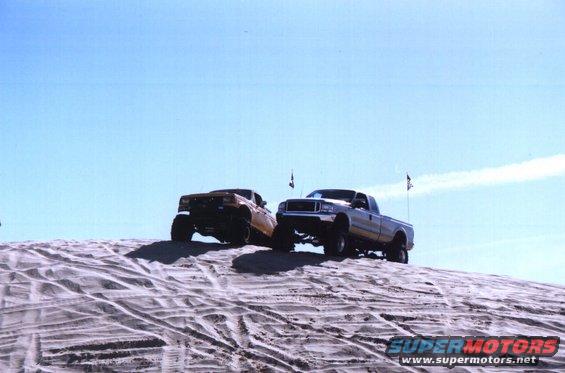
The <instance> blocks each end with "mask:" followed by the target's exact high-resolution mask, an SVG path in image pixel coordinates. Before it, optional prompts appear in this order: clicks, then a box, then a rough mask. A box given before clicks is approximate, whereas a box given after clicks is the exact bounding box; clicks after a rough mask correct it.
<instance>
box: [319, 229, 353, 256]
mask: <svg viewBox="0 0 565 373" xmlns="http://www.w3.org/2000/svg"><path fill="white" fill-rule="evenodd" d="M324 254H326V255H330V256H349V255H350V254H351V249H350V247H349V243H348V242H347V233H346V232H345V231H344V230H343V229H339V228H332V229H331V230H330V232H329V234H328V237H327V239H326V242H325V243H324Z"/></svg>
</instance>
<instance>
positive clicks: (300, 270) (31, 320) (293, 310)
mask: <svg viewBox="0 0 565 373" xmlns="http://www.w3.org/2000/svg"><path fill="white" fill-rule="evenodd" d="M0 279H1V281H0V371H2V372H3V371H15V372H16V371H37V370H40V371H45V372H61V371H84V370H93V371H124V372H126V371H132V370H138V371H171V372H173V371H195V370H200V371H226V370H230V371H242V370H267V371H276V370H279V371H308V370H317V371H319V370H325V371H355V370H358V371H366V370H373V371H375V370H376V371H424V370H435V371H440V370H441V371H448V370H446V369H444V368H433V369H430V368H426V369H424V368H408V367H401V366H400V365H399V364H398V359H397V358H396V359H394V358H389V357H387V356H386V355H385V354H384V350H385V345H386V341H387V339H388V338H390V337H392V336H397V335H415V334H421V335H513V334H523V335H536V336H545V335H557V336H561V337H563V335H564V334H565V333H564V331H565V287H563V286H558V285H549V284H541V283H533V282H526V281H522V280H516V279H512V278H508V277H502V276H494V275H484V274H476V273H464V272H456V271H446V270H437V269H432V268H423V267H417V266H413V265H403V264H397V263H388V262H386V261H381V260H375V259H368V258H348V259H338V258H328V257H325V256H323V255H319V254H314V253H290V254H284V253H277V252H273V251H271V250H269V249H266V248H264V247H256V246H246V247H242V248H234V247H229V246H226V245H221V244H215V243H198V242H194V243H187V244H183V243H173V242H169V241H150V240H118V241H110V240H104V241H102V240H100V241H95V240H90V241H63V240H57V241H49V242H20V243H4V244H0ZM564 348H565V347H564V346H563V344H562V345H561V351H560V352H559V353H558V354H557V355H556V356H554V357H552V358H545V359H543V365H542V366H540V367H541V368H545V369H552V370H554V371H558V370H561V369H565V354H564V352H563V351H564V350H563V349H564ZM467 370H471V371H477V370H480V371H496V372H500V371H505V370H507V371H513V372H515V371H516V369H511V368H507V369H500V368H455V369H454V370H450V372H457V371H467Z"/></svg>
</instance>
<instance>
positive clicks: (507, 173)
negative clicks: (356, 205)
mask: <svg viewBox="0 0 565 373" xmlns="http://www.w3.org/2000/svg"><path fill="white" fill-rule="evenodd" d="M560 175H565V154H557V155H554V156H551V157H544V158H535V159H532V160H529V161H525V162H521V163H512V164H508V165H505V166H499V167H488V168H481V169H478V170H471V171H457V172H448V173H444V174H428V175H422V176H416V177H412V175H411V177H412V184H413V185H414V187H413V188H412V189H410V196H411V197H412V196H422V195H428V194H431V193H436V192H442V191H451V190H457V189H467V188H474V187H481V186H492V185H500V184H510V183H520V182H524V181H531V180H541V179H545V178H548V177H554V176H560ZM360 189H361V190H363V191H365V192H366V193H368V194H371V195H373V196H375V198H378V199H391V198H399V197H405V196H406V180H403V181H401V182H398V183H394V184H385V185H375V186H371V187H366V188H360Z"/></svg>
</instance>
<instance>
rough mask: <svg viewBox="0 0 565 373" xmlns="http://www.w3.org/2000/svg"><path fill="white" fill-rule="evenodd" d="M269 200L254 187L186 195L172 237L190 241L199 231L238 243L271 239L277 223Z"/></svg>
mask: <svg viewBox="0 0 565 373" xmlns="http://www.w3.org/2000/svg"><path fill="white" fill-rule="evenodd" d="M266 205H267V202H266V201H263V198H261V196H260V195H259V194H257V193H256V192H254V191H252V190H250V189H223V190H214V191H212V192H210V193H201V194H190V195H186V196H182V197H181V198H180V201H179V208H178V215H177V216H176V217H175V218H174V220H173V224H172V226H171V240H173V241H190V240H191V239H192V235H193V234H194V233H195V232H198V233H199V234H201V235H203V236H212V237H214V238H216V239H217V240H218V241H220V242H229V243H232V244H237V245H246V244H248V243H257V244H261V243H265V242H267V241H270V238H271V236H272V235H273V230H274V228H275V226H276V225H277V222H276V220H275V218H274V217H273V216H272V215H271V214H270V211H269V210H267V208H266V207H265V206H266Z"/></svg>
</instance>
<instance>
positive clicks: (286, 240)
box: [271, 224, 294, 253]
mask: <svg viewBox="0 0 565 373" xmlns="http://www.w3.org/2000/svg"><path fill="white" fill-rule="evenodd" d="M271 241H272V247H273V250H276V251H283V252H286V253H288V252H290V251H291V250H292V249H294V232H293V230H292V228H290V227H288V226H286V225H284V224H278V225H277V226H276V227H275V229H274V230H273V236H272V237H271Z"/></svg>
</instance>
